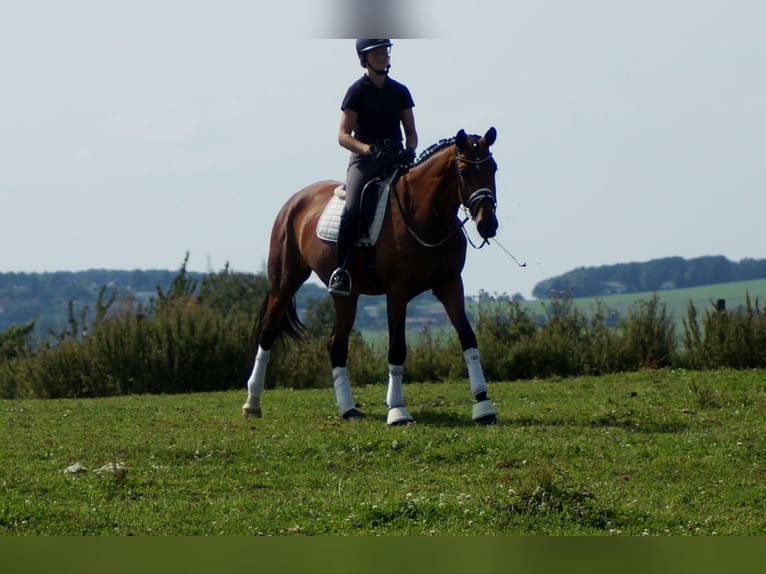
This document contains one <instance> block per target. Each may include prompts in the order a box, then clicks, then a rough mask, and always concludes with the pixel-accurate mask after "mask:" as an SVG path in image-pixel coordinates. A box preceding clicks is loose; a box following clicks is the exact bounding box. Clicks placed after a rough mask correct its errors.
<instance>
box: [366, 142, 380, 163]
mask: <svg viewBox="0 0 766 574" xmlns="http://www.w3.org/2000/svg"><path fill="white" fill-rule="evenodd" d="M382 155H383V150H382V149H380V148H379V147H378V146H376V145H375V144H372V145H371V146H370V155H369V157H370V159H372V160H373V161H378V160H379V159H380V158H381V156H382Z"/></svg>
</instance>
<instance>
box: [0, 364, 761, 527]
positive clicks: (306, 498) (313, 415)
mask: <svg viewBox="0 0 766 574" xmlns="http://www.w3.org/2000/svg"><path fill="white" fill-rule="evenodd" d="M383 394H384V389H383V387H382V386H380V385H370V386H365V387H361V388H357V389H355V395H356V399H357V402H358V403H360V404H361V405H362V406H363V408H364V410H365V411H366V413H367V414H368V415H369V416H368V417H367V418H366V419H364V420H362V421H360V422H354V423H350V422H345V421H342V420H339V419H338V418H337V417H336V414H335V407H334V404H333V403H334V401H333V396H332V391H331V390H329V389H316V390H300V391H298V390H295V391H293V390H288V389H273V390H268V391H267V392H266V394H265V395H264V417H265V418H263V419H260V420H248V421H245V420H243V419H242V418H241V417H240V414H239V408H240V405H241V403H242V400H243V399H244V391H236V392H234V391H231V392H220V393H198V394H186V395H160V396H153V395H133V396H121V397H114V398H103V399H57V400H5V401H0V417H2V419H1V420H2V432H3V437H4V440H3V441H2V443H1V444H0V461H1V462H0V465H1V467H0V493H1V496H0V534H5V535H39V534H46V535H81V534H82V535H161V534H184V535H376V534H379V535H435V534H436V535H487V534H493V535H495V534H497V535H499V534H503V535H516V534H539V535H620V534H622V535H642V534H648V535H661V536H662V535H690V534H691V535H714V534H717V535H735V534H736V535H763V534H766V480H765V478H766V476H765V475H764V471H765V466H766V438H765V436H764V435H765V434H766V431H764V429H766V425H765V424H764V422H766V421H764V408H763V407H764V399H766V371H716V372H687V371H681V370H662V371H642V372H638V373H631V374H624V375H609V376H604V377H598V378H596V377H579V378H572V379H559V380H542V381H517V382H508V383H496V384H492V385H491V396H492V397H493V398H494V400H495V402H496V405H497V408H498V412H499V422H498V424H497V425H494V426H490V427H480V426H475V425H474V424H473V423H472V422H471V421H470V411H471V400H470V397H469V393H468V391H467V388H466V384H465V383H464V382H456V383H438V384H412V385H407V386H406V387H405V398H406V400H407V402H408V406H409V408H410V410H411V412H412V414H413V415H414V416H415V418H416V420H417V421H418V422H417V423H416V424H413V425H409V426H406V427H395V428H389V427H387V426H386V425H385V422H384V419H385V406H384V405H383V404H382V398H383ZM77 462H79V463H80V464H82V465H83V466H84V467H85V468H87V469H88V470H87V471H86V472H81V473H78V474H65V473H64V472H63V471H64V470H65V469H66V468H67V467H69V466H70V465H72V464H74V463H77ZM109 463H121V464H122V465H124V468H123V469H118V470H117V471H109V472H102V473H98V472H97V469H99V468H100V467H102V466H104V465H107V464H109Z"/></svg>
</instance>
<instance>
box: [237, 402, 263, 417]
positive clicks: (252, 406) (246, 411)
mask: <svg viewBox="0 0 766 574" xmlns="http://www.w3.org/2000/svg"><path fill="white" fill-rule="evenodd" d="M242 416H243V417H245V418H248V417H255V418H257V419H259V418H261V417H262V416H263V415H262V413H261V401H260V400H257V399H255V400H254V399H247V402H246V403H245V404H244V405H242Z"/></svg>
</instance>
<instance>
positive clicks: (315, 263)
mask: <svg viewBox="0 0 766 574" xmlns="http://www.w3.org/2000/svg"><path fill="white" fill-rule="evenodd" d="M496 137H497V131H496V129H495V128H494V127H491V128H489V129H488V130H487V132H486V133H485V134H484V135H483V136H479V135H468V134H466V132H465V130H463V129H461V130H459V131H458V132H457V134H456V135H455V136H454V137H452V138H448V139H443V140H440V141H439V142H438V143H436V144H434V145H432V146H431V147H430V148H428V149H426V150H425V151H423V152H422V153H421V154H420V156H419V157H418V158H417V160H415V161H414V162H413V163H412V164H411V165H410V166H407V168H406V171H404V173H403V174H400V175H399V177H398V178H396V179H395V181H394V182H393V183H392V184H391V185H390V188H389V191H390V192H389V194H388V205H387V206H386V210H385V214H384V216H383V222H382V227H381V229H380V234H379V237H378V240H377V242H376V243H375V244H374V246H372V247H371V249H372V250H373V255H374V267H373V268H372V269H370V267H369V265H368V263H369V260H368V259H366V258H365V257H364V254H363V253H362V250H361V249H359V248H355V249H354V251H353V253H352V256H351V260H350V262H349V266H348V269H349V272H350V274H351V277H352V292H351V294H350V295H348V296H339V295H333V296H332V297H333V299H332V300H333V306H334V311H335V315H334V322H333V328H332V333H331V335H330V339H329V354H330V364H331V368H332V378H333V387H334V390H335V398H336V404H337V408H338V414H339V416H340V417H342V418H343V419H348V420H350V419H358V418H361V417H363V416H364V413H362V412H361V411H359V410H358V409H357V407H356V404H355V403H354V399H353V395H352V392H351V383H350V378H349V373H348V370H347V368H346V361H347V358H348V343H349V335H350V332H351V329H352V328H353V325H354V321H355V317H356V310H357V301H358V298H359V295H360V294H367V295H385V298H386V308H387V320H388V385H387V389H386V397H385V400H386V404H387V406H388V415H387V419H386V422H387V424H389V425H400V424H407V423H410V422H413V421H414V419H413V417H412V415H411V414H410V413H409V411H408V410H407V408H406V407H405V403H404V399H403V393H402V380H403V376H404V363H405V359H406V356H407V346H406V340H405V318H406V314H407V304H408V302H409V301H410V300H411V299H412V298H413V297H415V296H416V295H418V294H420V293H423V292H425V291H427V290H429V289H430V290H431V291H432V292H433V294H434V295H435V296H436V298H437V299H438V300H439V301H440V302H441V303H442V305H443V306H444V309H445V311H446V314H447V316H448V318H449V320H450V322H451V323H452V325H453V327H454V329H455V331H456V332H457V336H458V338H459V341H460V346H461V348H462V351H463V357H464V361H465V364H466V367H467V372H468V379H469V389H470V392H471V393H472V395H473V397H474V402H473V405H472V419H473V420H474V421H476V422H477V423H480V424H492V423H495V422H496V418H497V413H496V410H495V407H494V404H493V402H492V400H491V399H490V398H489V397H488V396H487V383H486V380H485V377H484V372H483V369H482V366H481V360H480V356H479V352H478V349H477V347H478V345H477V340H476V335H475V333H474V330H473V328H472V327H471V324H470V321H469V319H468V316H467V314H466V310H465V296H464V288H463V280H462V277H461V273H462V270H463V266H464V264H465V259H466V248H467V239H466V236H465V230H464V225H465V224H466V222H467V221H468V219H469V218H470V219H472V220H473V221H474V223H475V225H476V229H477V231H478V233H479V235H480V236H481V237H482V238H483V240H484V242H487V241H488V240H489V239H490V238H492V237H494V236H495V234H496V232H497V228H498V221H497V217H496V214H495V210H496V206H497V192H496V188H495V172H496V171H497V164H496V163H495V160H494V159H493V157H492V153H491V152H490V146H491V145H492V144H493V143H495V140H496ZM339 186H341V182H338V181H333V180H326V181H319V182H315V183H313V184H311V185H308V186H307V187H305V188H303V189H301V190H300V191H298V192H296V193H295V194H294V195H293V196H291V197H290V198H289V199H288V200H287V202H286V203H285V204H284V205H283V207H282V208H281V210H280V211H279V213H278V214H277V216H276V219H275V221H274V225H273V228H272V232H271V240H270V246H269V255H268V260H267V276H268V292H267V294H266V296H265V298H264V300H263V302H262V305H261V308H260V313H259V317H258V320H257V323H256V329H255V333H256V342H257V349H256V352H255V359H254V361H253V366H252V371H251V372H250V376H249V377H248V379H247V383H246V387H247V400H246V402H245V403H244V405H243V406H242V414H243V416H245V417H251V416H252V417H259V418H260V417H261V416H262V411H261V394H262V392H263V389H264V383H265V376H266V368H267V365H268V362H269V358H270V353H271V349H272V345H273V344H274V342H275V340H276V339H277V338H278V337H279V336H281V335H289V336H292V337H295V338H300V337H299V336H300V329H301V327H302V323H301V322H300V319H299V317H298V314H297V310H296V306H295V293H296V291H297V290H298V288H299V287H300V286H301V285H302V284H303V283H304V282H305V281H306V280H307V279H308V278H309V277H310V275H311V273H312V272H313V273H316V275H317V276H318V277H319V278H320V279H321V281H322V282H323V283H324V284H325V285H327V282H328V281H329V278H330V275H331V273H332V271H333V270H334V269H335V267H336V253H335V244H334V243H333V242H331V241H327V240H324V239H321V238H320V237H319V236H318V234H317V230H316V228H317V222H318V220H319V218H320V215H321V213H322V211H323V209H324V208H325V205H326V204H327V203H328V201H329V200H330V199H331V197H332V196H333V193H334V190H336V189H337V188H339ZM461 207H462V208H463V209H464V210H465V212H466V213H467V215H466V216H465V217H464V218H463V220H462V222H461V221H460V217H459V210H460V209H461ZM482 245H483V244H482Z"/></svg>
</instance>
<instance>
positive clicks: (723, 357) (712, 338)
mask: <svg viewBox="0 0 766 574" xmlns="http://www.w3.org/2000/svg"><path fill="white" fill-rule="evenodd" d="M701 321H702V324H700V317H699V315H698V313H697V309H696V308H695V307H694V305H693V304H692V303H691V302H690V303H689V307H688V310H687V316H686V319H685V320H684V322H683V326H684V336H683V354H682V358H681V359H680V363H681V364H682V365H683V366H685V367H687V368H691V369H718V368H723V367H731V368H735V369H749V368H759V367H766V315H764V313H763V311H762V310H761V309H760V307H759V305H758V300H757V299H756V301H755V303H753V302H751V300H750V294H749V293H746V295H745V305H744V306H743V307H741V308H739V309H737V310H736V311H727V310H719V309H718V308H717V307H716V306H715V305H713V304H712V303H711V308H710V309H706V310H705V313H704V317H703V318H702V319H701Z"/></svg>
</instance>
